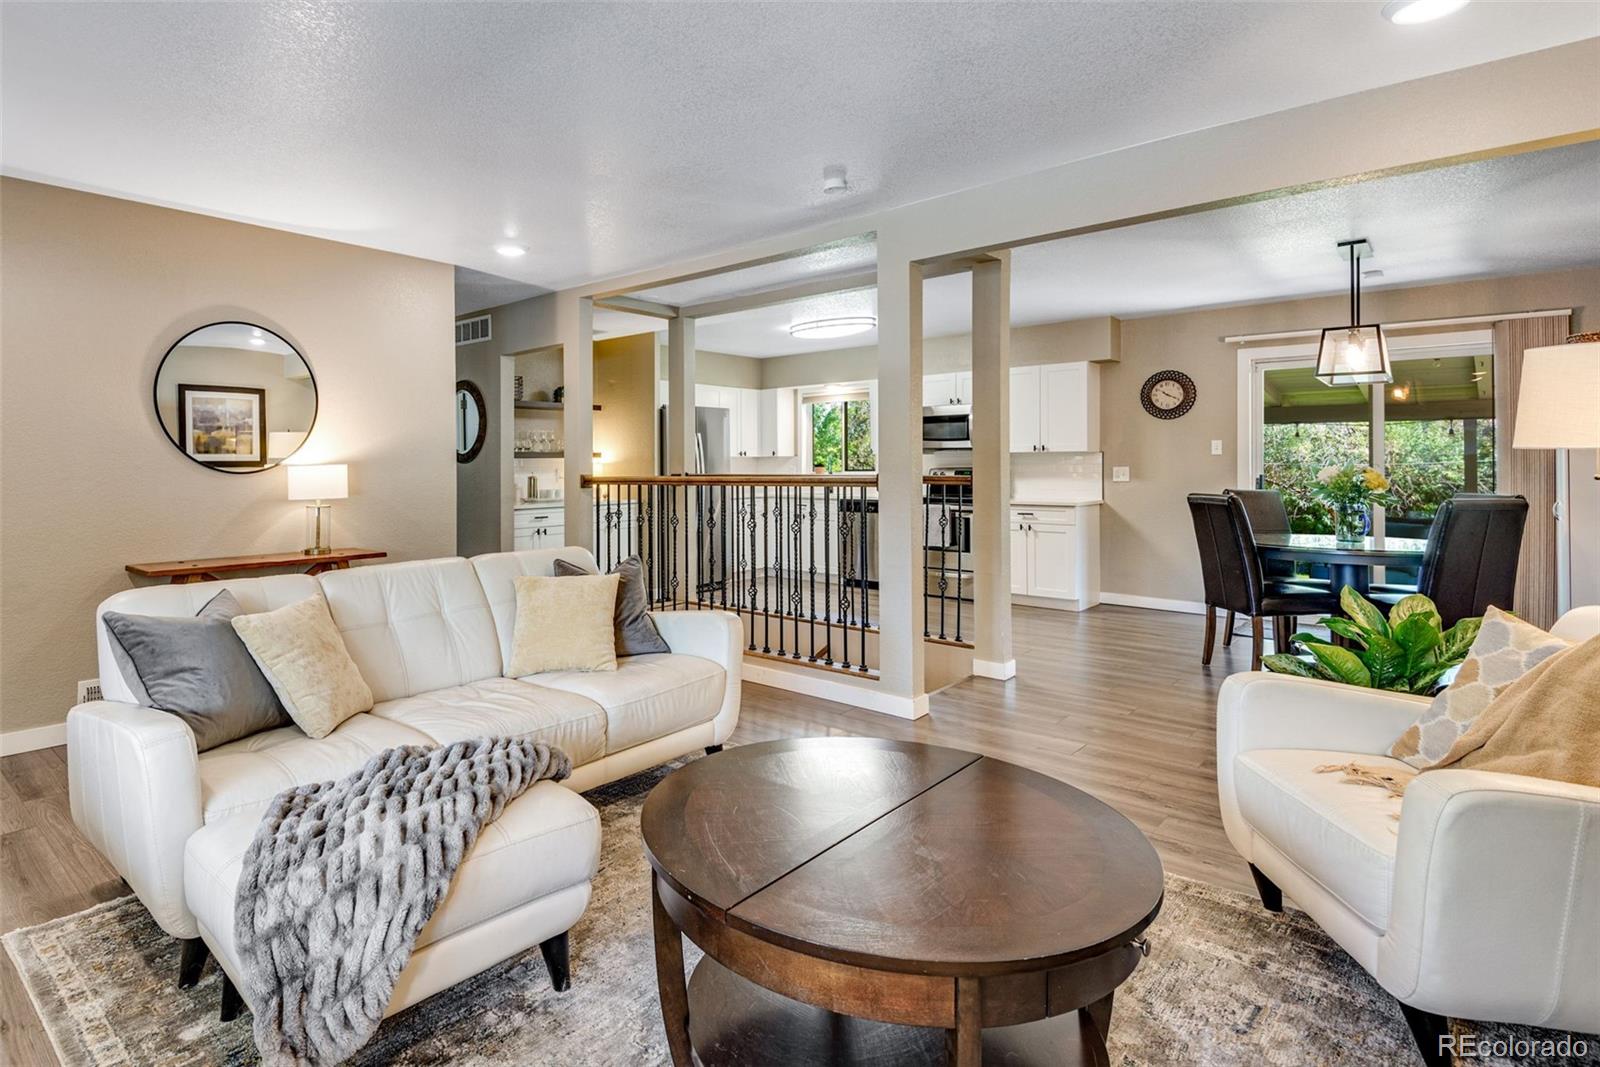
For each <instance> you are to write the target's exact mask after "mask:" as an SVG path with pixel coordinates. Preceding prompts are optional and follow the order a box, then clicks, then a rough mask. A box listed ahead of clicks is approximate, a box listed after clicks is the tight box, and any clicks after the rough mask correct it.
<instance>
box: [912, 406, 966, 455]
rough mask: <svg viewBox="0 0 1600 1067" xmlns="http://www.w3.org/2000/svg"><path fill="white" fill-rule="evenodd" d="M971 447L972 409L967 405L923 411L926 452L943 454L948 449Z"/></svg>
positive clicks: (924, 447) (923, 440)
mask: <svg viewBox="0 0 1600 1067" xmlns="http://www.w3.org/2000/svg"><path fill="white" fill-rule="evenodd" d="M971 447H972V408H971V407H969V406H968V405H966V404H949V405H943V406H940V407H931V408H923V409H922V450H923V451H924V452H943V451H945V450H946V449H954V448H971Z"/></svg>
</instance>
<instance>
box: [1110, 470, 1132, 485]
mask: <svg viewBox="0 0 1600 1067" xmlns="http://www.w3.org/2000/svg"><path fill="white" fill-rule="evenodd" d="M1111 480H1112V481H1114V482H1125V481H1128V468H1127V467H1112V468H1111Z"/></svg>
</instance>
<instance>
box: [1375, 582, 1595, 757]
mask: <svg viewBox="0 0 1600 1067" xmlns="http://www.w3.org/2000/svg"><path fill="white" fill-rule="evenodd" d="M1570 647H1571V642H1568V641H1563V640H1562V639H1561V638H1559V637H1556V636H1554V635H1553V634H1548V633H1545V632H1544V631H1543V630H1541V629H1539V628H1538V627H1537V626H1534V625H1532V624H1531V623H1526V622H1523V621H1522V620H1521V619H1519V618H1517V617H1516V616H1515V615H1511V614H1509V613H1507V612H1504V611H1501V610H1500V609H1499V608H1493V607H1492V608H1490V609H1489V610H1488V611H1487V612H1485V613H1484V616H1483V628H1482V629H1480V630H1479V631H1478V636H1477V637H1476V638H1475V639H1474V640H1473V642H1472V648H1471V649H1470V650H1469V651H1468V652H1467V658H1466V660H1465V661H1464V662H1463V663H1462V664H1461V669H1460V671H1458V672H1457V674H1456V678H1455V681H1453V682H1451V683H1450V686H1449V688H1447V689H1445V691H1444V692H1442V693H1440V694H1439V695H1438V696H1436V697H1434V698H1433V703H1432V704H1431V705H1429V707H1428V710H1427V711H1425V712H1423V713H1422V716H1421V718H1419V719H1417V721H1416V722H1415V723H1413V724H1412V725H1411V726H1409V727H1407V728H1406V732H1405V733H1403V734H1401V735H1400V738H1399V740H1397V741H1395V743H1394V745H1393V747H1391V748H1390V749H1389V755H1391V756H1393V757H1395V758H1396V759H1399V760H1404V761H1405V762H1406V763H1409V764H1410V765H1411V766H1413V767H1416V768H1417V769H1418V770H1427V769H1428V768H1429V767H1432V766H1433V765H1434V764H1435V763H1438V762H1439V761H1440V760H1442V759H1444V757H1445V756H1446V755H1447V754H1448V753H1449V752H1450V749H1451V748H1452V747H1453V746H1454V745H1455V743H1456V740H1457V739H1458V738H1460V737H1461V735H1462V734H1464V733H1466V732H1467V727H1469V726H1471V725H1472V721H1473V720H1474V719H1476V718H1477V717H1478V715H1479V714H1480V713H1481V712H1482V711H1483V709H1484V708H1487V707H1488V706H1489V704H1490V702H1491V701H1493V700H1494V698H1495V697H1497V696H1499V695H1500V693H1501V691H1502V690H1504V689H1507V688H1509V687H1510V685H1511V683H1513V682H1515V681H1516V680H1517V679H1518V678H1521V677H1522V676H1523V675H1524V674H1527V673H1528V672H1529V671H1531V670H1533V668H1534V667H1537V666H1538V665H1539V664H1540V663H1543V662H1544V661H1545V660H1547V659H1549V658H1550V657H1551V656H1553V655H1555V654H1556V653H1557V652H1560V651H1562V650H1563V649H1566V648H1570Z"/></svg>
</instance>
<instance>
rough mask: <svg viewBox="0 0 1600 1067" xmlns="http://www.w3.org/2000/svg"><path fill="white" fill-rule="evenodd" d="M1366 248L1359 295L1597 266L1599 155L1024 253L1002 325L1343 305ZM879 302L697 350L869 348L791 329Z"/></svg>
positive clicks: (760, 325) (1379, 187) (706, 334)
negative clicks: (1352, 243)
mask: <svg viewBox="0 0 1600 1067" xmlns="http://www.w3.org/2000/svg"><path fill="white" fill-rule="evenodd" d="M1349 237H1366V238H1368V239H1370V240H1371V241H1372V244H1373V248H1374V250H1375V255H1374V256H1373V258H1372V259H1371V260H1370V261H1363V267H1364V268H1377V269H1380V270H1382V271H1383V277H1382V278H1378V279H1373V280H1368V281H1366V282H1364V283H1363V288H1364V289H1365V290H1368V291H1370V290H1374V289H1381V288H1386V287H1393V286H1412V285H1422V284H1426V283H1429V282H1440V281H1449V280H1452V279H1464V278H1477V277H1493V276H1499V275H1508V274H1526V273H1530V272H1533V271H1540V270H1558V269H1562V268H1567V267H1581V266H1600V142H1590V143H1587V144H1580V145H1572V146H1569V147H1566V148H1554V149H1548V150H1546V151H1543V152H1534V153H1529V154H1527V155H1521V156H1506V157H1502V158H1500V159H1493V160H1485V161H1482V162H1478V163H1467V164H1463V165H1461V166H1456V167H1447V168H1440V169H1438V170H1430V171H1423V172H1420V173H1417V174H1409V175H1402V176H1399V177H1394V178H1381V179H1378V180H1376V181H1371V182H1364V183H1361V184H1359V185H1347V186H1340V187H1337V188H1332V189H1325V190H1322V191H1319V192H1314V193H1305V194H1302V195H1299V196H1292V197H1284V198H1281V199H1278V200H1268V201H1263V202H1260V203H1255V204H1245V205H1241V206H1239V207H1233V208H1225V209H1222V210H1218V211H1209V212H1204V213H1202V214H1198V215H1187V216H1184V217H1182V218H1176V219H1168V220H1165V221H1162V222H1151V223H1145V224H1144V225H1140V226H1130V227H1127V228H1125V229H1118V230H1107V231H1104V232H1102V233H1096V234H1088V235H1085V236H1082V237H1072V238H1068V239H1066V240H1061V241H1051V242H1047V243H1044V244H1037V245H1029V246H1026V247H1023V248H1018V249H1016V250H1015V251H1014V252H1013V253H1012V260H1011V290H1012V292H1011V321H1012V322H1013V323H1014V324H1015V325H1019V326H1027V325H1033V324H1037V323H1041V322H1060V321H1063V320H1066V319H1081V318H1088V317H1090V316H1095V315H1116V316H1118V317H1122V318H1132V317H1137V316H1140V315H1154V314H1161V313H1165V312H1172V311H1181V310H1185V309H1191V308H1200V307H1215V306H1218V305H1225V304H1247V303H1259V302H1262V301H1267V300H1281V299H1287V298H1290V297H1297V296H1312V295H1317V294H1326V293H1337V292H1343V291H1345V290H1346V289H1347V287H1348V285H1349V273H1348V271H1349V268H1348V267H1347V266H1346V262H1345V260H1343V259H1342V258H1341V257H1340V256H1339V254H1338V249H1337V247H1336V245H1337V243H1338V242H1339V241H1341V240H1343V239H1345V238H1349ZM971 299H972V297H971V286H970V283H969V280H968V276H967V275H965V274H956V275H949V276H947V277H943V278H935V279H932V280H931V281H929V282H927V283H926V286H925V288H924V290H923V331H924V333H925V334H926V335H927V336H929V337H939V336H944V335H947V334H958V333H965V332H967V331H968V330H969V329H970V328H971V306H970V304H971ZM876 309H877V300H876V294H875V293H872V292H860V293H845V294H838V295H835V296H827V297H815V298H812V299H809V300H803V301H796V302H794V303H790V304H783V305H778V306H775V307H770V308H763V309H761V310H758V311H749V312H741V313H739V314H735V315H725V316H721V317H719V318H715V319H703V320H701V322H700V323H699V324H698V326H697V327H696V340H697V343H698V344H699V345H700V347H702V348H707V349H712V350H715V351H721V352H735V353H740V354H744V355H751V356H760V357H767V356H779V355H787V354H790V353H794V352H811V351H819V350H822V349H828V348H838V347H840V346H841V344H845V343H850V344H861V345H870V344H874V343H876V341H877V332H876V331H873V332H871V333H865V334H861V335H859V336H858V337H852V338H850V339H848V341H847V342H841V341H800V340H796V339H794V338H792V337H790V336H789V332H788V327H789V324H790V323H792V322H802V321H805V320H807V319H815V318H822V317H824V316H827V315H840V314H860V313H868V314H871V313H874V312H875V311H876Z"/></svg>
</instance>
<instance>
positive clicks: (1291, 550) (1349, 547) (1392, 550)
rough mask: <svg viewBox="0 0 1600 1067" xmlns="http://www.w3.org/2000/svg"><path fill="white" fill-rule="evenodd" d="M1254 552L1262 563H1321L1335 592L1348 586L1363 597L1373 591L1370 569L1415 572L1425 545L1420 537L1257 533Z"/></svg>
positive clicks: (1425, 542)
mask: <svg viewBox="0 0 1600 1067" xmlns="http://www.w3.org/2000/svg"><path fill="white" fill-rule="evenodd" d="M1255 540H1256V551H1257V552H1258V553H1259V554H1260V556H1261V558H1262V559H1263V560H1271V559H1287V560H1296V561H1299V562H1302V563H1320V564H1322V565H1323V566H1325V567H1327V568H1328V578H1329V580H1330V585H1331V586H1332V588H1333V589H1334V590H1339V589H1343V588H1344V587H1345V586H1347V585H1348V586H1350V587H1351V588H1353V589H1354V590H1355V591H1356V592H1358V593H1360V594H1361V595H1362V596H1366V595H1367V593H1368V591H1369V590H1370V589H1371V588H1372V568H1373V567H1409V568H1411V569H1413V570H1415V569H1417V568H1418V567H1419V566H1420V565H1421V563H1422V552H1423V549H1425V548H1426V547H1427V544H1428V542H1427V541H1426V540H1425V539H1424V538H1420V537H1363V538H1362V539H1361V540H1359V541H1339V540H1336V539H1335V538H1334V536H1333V535H1332V534H1299V533H1274V534H1257V535H1256V539H1255Z"/></svg>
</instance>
